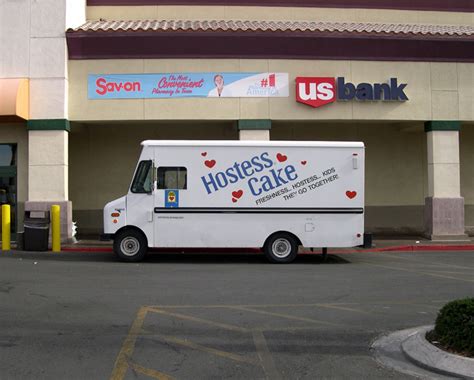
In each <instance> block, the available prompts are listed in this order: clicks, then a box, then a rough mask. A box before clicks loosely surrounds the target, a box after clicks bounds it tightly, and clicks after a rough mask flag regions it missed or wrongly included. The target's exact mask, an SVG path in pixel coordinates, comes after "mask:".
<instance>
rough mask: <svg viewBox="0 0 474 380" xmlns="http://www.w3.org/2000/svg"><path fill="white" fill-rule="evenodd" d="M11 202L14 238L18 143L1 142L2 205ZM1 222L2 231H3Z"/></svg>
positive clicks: (0, 175)
mask: <svg viewBox="0 0 474 380" xmlns="http://www.w3.org/2000/svg"><path fill="white" fill-rule="evenodd" d="M4 204H9V205H10V209H11V229H12V239H14V238H16V232H17V231H16V230H17V224H18V223H17V166H16V144H0V205H4ZM1 229H2V226H1V223H0V233H1Z"/></svg>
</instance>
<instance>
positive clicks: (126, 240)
mask: <svg viewBox="0 0 474 380" xmlns="http://www.w3.org/2000/svg"><path fill="white" fill-rule="evenodd" d="M147 251H148V244H147V241H146V237H145V235H143V233H142V232H140V231H137V230H134V229H125V230H122V231H119V232H118V233H116V234H115V238H114V252H115V254H116V255H117V256H118V258H119V259H120V260H121V261H128V262H137V261H142V260H143V259H144V258H145V255H146V253H147Z"/></svg>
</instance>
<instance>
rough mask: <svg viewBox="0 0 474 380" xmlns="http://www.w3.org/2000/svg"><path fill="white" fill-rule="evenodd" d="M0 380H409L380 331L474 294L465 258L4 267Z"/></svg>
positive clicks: (56, 259) (372, 256) (31, 261)
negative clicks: (383, 345)
mask: <svg viewBox="0 0 474 380" xmlns="http://www.w3.org/2000/svg"><path fill="white" fill-rule="evenodd" d="M0 265H1V267H2V276H1V277H0V304H1V305H2V307H1V312H0V373H1V378H2V379H17V378H18V379H19V378H21V379H25V378H35V379H38V378H44V379H46V378H48V379H51V378H69V379H85V378H87V379H137V378H138V379H149V378H155V379H207V378H232V379H254V378H258V379H314V378H352V379H353V378H374V379H378V378H397V379H398V378H399V379H407V378H410V377H409V376H408V375H404V374H401V373H397V372H393V371H391V370H389V369H386V368H384V367H382V366H381V365H380V364H378V363H377V362H376V361H375V360H374V359H373V356H372V353H371V351H370V345H371V342H372V341H373V340H374V339H375V338H376V337H377V336H379V335H380V334H383V333H387V332H390V331H395V330H399V329H404V328H409V327H413V326H419V325H424V324H430V323H433V321H434V319H435V317H436V313H437V311H438V310H439V308H440V306H442V305H443V304H444V303H446V302H447V301H449V300H452V299H455V298H460V297H466V296H472V295H473V294H474V252H418V253H416V252H410V253H408V252H407V253H351V254H337V255H334V254H330V256H329V258H328V260H327V262H323V261H322V260H321V258H320V257H319V256H317V255H315V256H302V257H300V258H298V259H297V261H296V262H295V263H294V264H291V265H270V264H267V263H266V262H265V259H264V258H263V257H262V256H260V255H255V254H232V255H227V254H212V255H209V254H206V255H200V254H186V255H183V254H156V255H153V256H151V257H150V258H149V260H147V261H146V262H144V263H140V264H124V263H119V262H116V261H115V259H114V257H113V256H112V255H111V254H109V253H62V254H52V253H47V254H46V253H38V254H33V253H18V252H17V253H13V254H10V253H4V254H2V255H1V257H0Z"/></svg>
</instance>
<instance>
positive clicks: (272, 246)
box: [263, 233, 298, 264]
mask: <svg viewBox="0 0 474 380" xmlns="http://www.w3.org/2000/svg"><path fill="white" fill-rule="evenodd" d="M263 251H264V253H265V256H266V257H267V259H268V261H270V262H271V263H277V264H287V263H291V262H292V261H293V260H294V259H295V258H296V255H297V254H298V243H297V242H296V239H295V238H294V237H293V236H292V235H290V234H287V233H277V234H275V235H272V236H270V237H269V238H268V239H267V241H266V242H265V245H264V246H263Z"/></svg>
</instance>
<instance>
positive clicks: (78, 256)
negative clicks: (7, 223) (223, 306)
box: [0, 251, 350, 265]
mask: <svg viewBox="0 0 474 380" xmlns="http://www.w3.org/2000/svg"><path fill="white" fill-rule="evenodd" d="M0 257H10V258H18V259H27V260H41V261H42V260H48V261H72V262H74V261H78V262H116V263H120V261H118V259H117V258H116V256H115V255H114V254H113V253H111V252H61V253H52V252H27V251H10V252H2V253H0ZM161 263H176V264H179V263H183V264H190V263H191V264H199V263H202V264H226V263H229V264H268V265H277V264H270V263H268V261H267V260H266V258H265V256H264V255H263V254H261V253H205V252H196V253H162V252H159V253H158V252H149V253H148V255H147V257H146V258H145V260H144V261H142V262H141V263H140V264H161ZM348 263H350V261H348V260H346V259H344V258H342V257H340V256H337V255H331V254H329V255H328V256H327V259H326V260H324V259H323V257H322V255H319V254H303V255H299V256H298V257H297V258H296V260H295V261H294V262H293V263H291V264H290V265H299V264H324V265H331V264H348ZM123 264H124V265H127V264H128V265H130V264H131V265H133V264H136V263H123Z"/></svg>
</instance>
